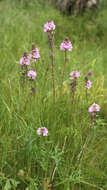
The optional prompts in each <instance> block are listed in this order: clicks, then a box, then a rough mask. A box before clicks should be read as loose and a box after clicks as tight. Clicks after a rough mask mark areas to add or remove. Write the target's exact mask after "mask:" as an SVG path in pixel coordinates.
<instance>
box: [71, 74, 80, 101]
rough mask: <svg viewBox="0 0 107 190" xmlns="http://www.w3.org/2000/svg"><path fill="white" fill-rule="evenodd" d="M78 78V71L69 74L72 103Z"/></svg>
mask: <svg viewBox="0 0 107 190" xmlns="http://www.w3.org/2000/svg"><path fill="white" fill-rule="evenodd" d="M79 76H80V72H78V71H72V72H71V73H70V80H72V82H71V83H70V86H71V93H72V103H74V98H75V93H76V87H77V82H78V81H77V79H78V77H79Z"/></svg>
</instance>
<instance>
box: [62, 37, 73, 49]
mask: <svg viewBox="0 0 107 190" xmlns="http://www.w3.org/2000/svg"><path fill="white" fill-rule="evenodd" d="M60 50H63V51H65V50H68V51H72V44H71V42H70V40H69V38H65V40H64V41H63V42H62V43H61V45H60Z"/></svg>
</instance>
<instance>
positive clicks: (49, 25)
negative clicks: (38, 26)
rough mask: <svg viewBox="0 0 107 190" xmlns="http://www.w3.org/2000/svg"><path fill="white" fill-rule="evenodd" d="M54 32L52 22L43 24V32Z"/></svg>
mask: <svg viewBox="0 0 107 190" xmlns="http://www.w3.org/2000/svg"><path fill="white" fill-rule="evenodd" d="M53 30H55V24H54V22H53V21H48V22H47V23H46V24H44V32H49V31H53Z"/></svg>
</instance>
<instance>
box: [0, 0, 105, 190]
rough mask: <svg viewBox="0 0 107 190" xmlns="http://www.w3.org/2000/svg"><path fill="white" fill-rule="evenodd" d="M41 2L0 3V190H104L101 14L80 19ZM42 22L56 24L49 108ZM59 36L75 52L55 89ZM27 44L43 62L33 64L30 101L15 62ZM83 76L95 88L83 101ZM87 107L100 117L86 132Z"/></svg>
mask: <svg viewBox="0 0 107 190" xmlns="http://www.w3.org/2000/svg"><path fill="white" fill-rule="evenodd" d="M45 2H46V1H42V0H40V1H39V0H38V1H27V0H26V1H22V0H21V1H18V0H15V1H10V0H5V1H0V26H1V27H0V44H1V45H0V48H1V49H0V158H1V159H0V189H1V190H9V189H11V190H18V189H21V190H24V189H25V190H42V189H43V190H47V189H49V190H54V189H55V190H62V189H64V190H71V189H72V190H77V189H79V190H95V189H96V190H97V189H99V190H106V189H107V168H106V166H107V138H106V137H107V126H106V119H107V98H106V97H107V90H106V86H107V80H106V79H105V76H106V72H107V69H106V68H107V67H106V62H107V54H106V50H107V47H106V43H107V35H106V31H107V25H106V20H107V12H106V7H102V8H100V10H99V12H98V13H97V12H96V13H91V14H90V13H86V14H85V15H84V17H83V16H79V17H76V16H74V15H73V16H69V17H67V16H66V15H61V14H60V12H58V11H57V10H56V9H54V8H53V7H52V5H51V4H48V3H45ZM47 20H54V22H55V24H56V33H55V78H56V81H55V82H56V89H55V91H56V104H55V105H53V103H52V88H51V76H50V72H51V68H49V72H48V73H47V75H45V74H46V69H47V67H48V63H49V55H48V43H47V39H46V35H45V33H44V32H43V25H44V23H46V21H47ZM65 36H68V37H69V38H70V39H71V41H72V44H73V51H72V53H69V55H68V58H69V62H68V64H67V72H66V75H65V78H64V83H63V86H62V90H61V87H60V84H61V73H62V69H63V65H64V54H63V52H60V51H59V45H60V43H61V42H62V40H63V39H64V38H65ZM33 42H34V43H35V44H36V45H37V47H38V48H39V50H40V54H41V59H40V61H39V62H38V63H37V80H36V82H35V87H36V94H35V95H34V96H31V95H29V83H28V82H27V83H26V86H25V88H24V89H23V88H22V87H21V83H20V74H19V70H20V69H19V59H20V57H21V56H22V54H23V52H24V51H28V52H29V51H30V48H31V44H32V43H33ZM43 59H44V61H43ZM73 70H80V71H81V78H80V79H79V82H78V88H77V92H76V97H75V104H74V105H72V104H71V92H70V87H69V84H68V83H69V80H68V79H69V73H70V72H71V71H73ZM89 70H91V71H93V76H91V77H92V78H91V80H92V82H93V86H92V89H90V93H89V98H88V101H87V100H86V97H85V89H84V76H85V75H86V73H87V71H89ZM26 100H27V101H26ZM26 102H27V103H26ZM93 102H96V103H98V104H99V105H100V106H101V111H100V114H99V116H98V119H97V120H96V123H95V125H94V127H93V129H92V130H91V133H90V129H89V126H90V117H89V113H88V108H89V106H90V105H91V104H92V103H93ZM41 126H46V127H47V128H48V130H49V135H48V136H47V137H43V138H42V137H39V136H37V134H36V130H37V129H38V128H39V127H41ZM89 133H90V139H87V134H89ZM85 142H87V148H86V150H85V151H83V145H84V143H85ZM81 151H83V152H82V155H81V158H80V159H78V158H79V154H80V152H81Z"/></svg>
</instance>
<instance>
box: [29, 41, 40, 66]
mask: <svg viewBox="0 0 107 190" xmlns="http://www.w3.org/2000/svg"><path fill="white" fill-rule="evenodd" d="M29 57H30V59H31V58H32V59H33V60H32V61H33V62H34V63H36V59H38V58H40V54H39V50H38V48H36V47H35V45H34V44H32V50H31V54H30V55H29Z"/></svg>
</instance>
